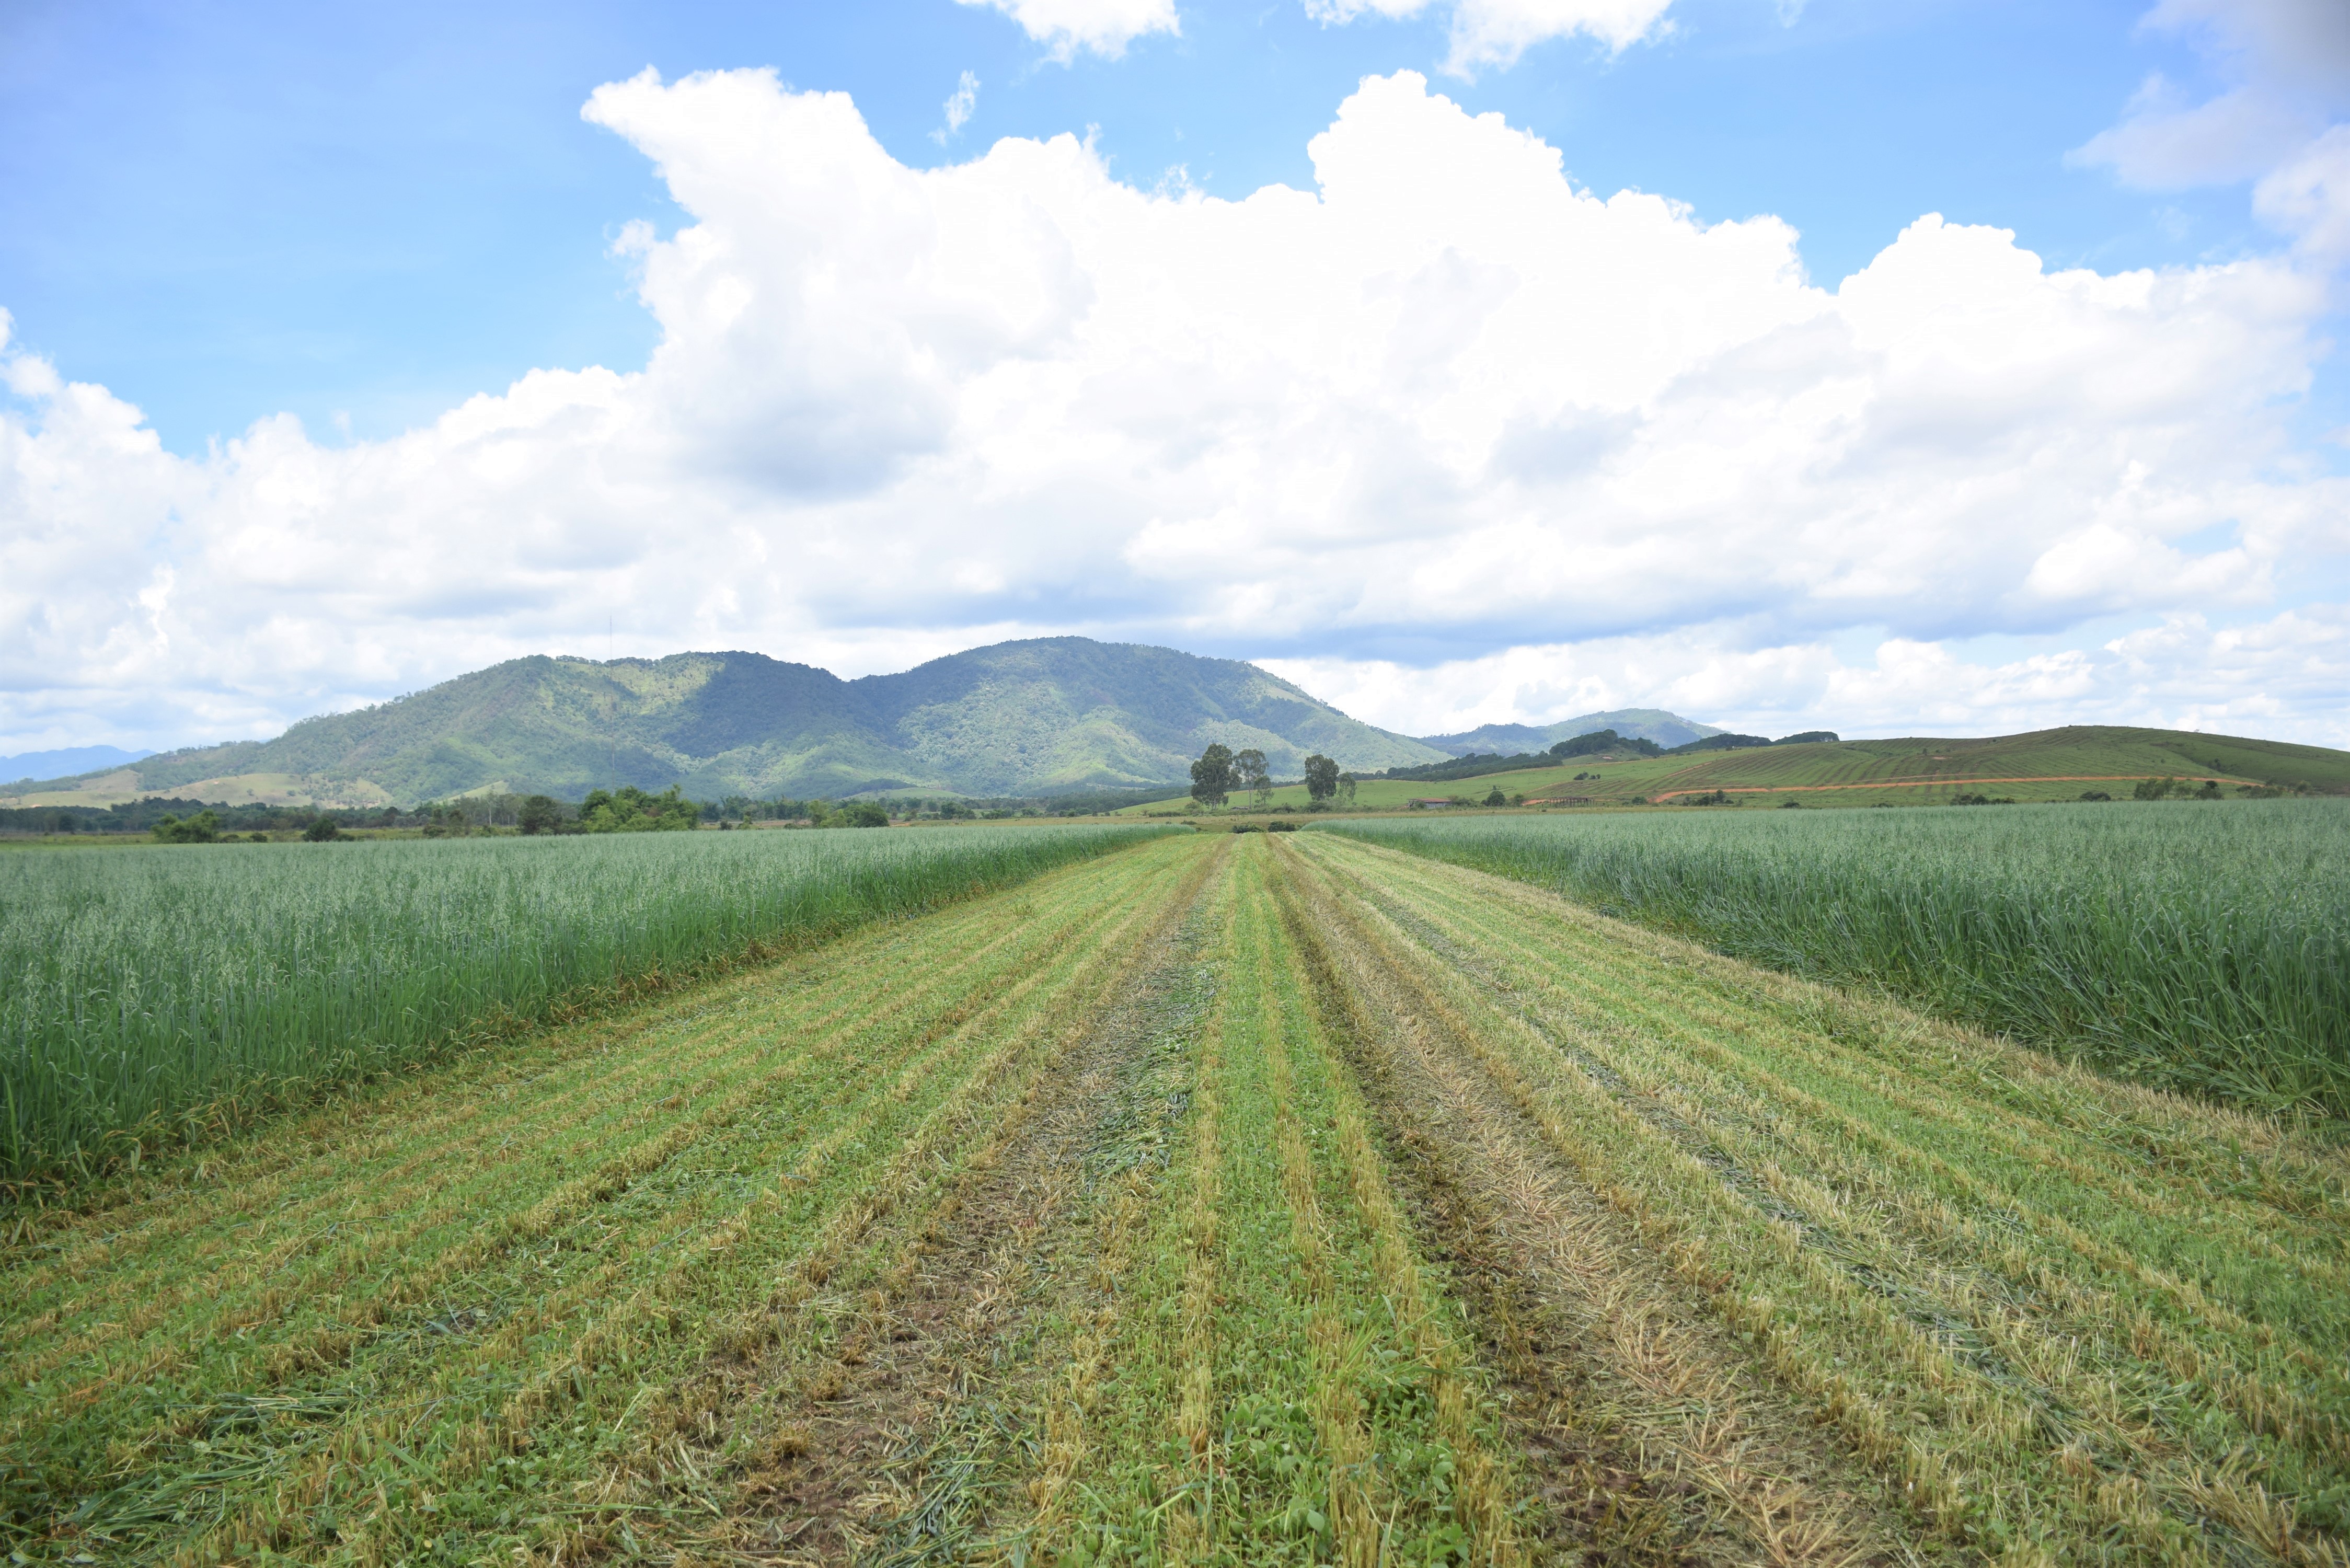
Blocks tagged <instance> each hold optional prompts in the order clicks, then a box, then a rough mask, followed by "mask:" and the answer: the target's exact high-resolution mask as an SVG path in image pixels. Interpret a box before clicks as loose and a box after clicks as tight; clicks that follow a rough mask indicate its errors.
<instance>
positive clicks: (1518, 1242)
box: [1283, 854, 1882, 1564]
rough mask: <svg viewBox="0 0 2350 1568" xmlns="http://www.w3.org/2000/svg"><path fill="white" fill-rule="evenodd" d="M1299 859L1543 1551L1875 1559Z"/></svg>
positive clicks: (1711, 1350)
mask: <svg viewBox="0 0 2350 1568" xmlns="http://www.w3.org/2000/svg"><path fill="white" fill-rule="evenodd" d="M1286 858H1287V859H1289V860H1290V861H1291V862H1292V864H1291V865H1290V866H1289V867H1284V870H1285V871H1286V872H1287V873H1288V875H1286V876H1284V879H1283V880H1284V889H1283V890H1284V894H1286V895H1287V897H1286V898H1285V899H1284V903H1285V905H1286V912H1287V913H1288V914H1289V915H1290V918H1291V926H1292V929H1293V931H1294V932H1295V936H1296V940H1297V944H1298V947H1299V949H1300V950H1301V953H1302V954H1303V955H1305V958H1306V960H1307V961H1308V963H1309V964H1310V966H1311V967H1312V969H1313V971H1315V983H1316V984H1317V987H1318V989H1319V990H1320V992H1321V993H1322V995H1323V997H1324V999H1325V1001H1326V1005H1327V1006H1328V1008H1329V1009H1330V1011H1331V1012H1332V1013H1333V1014H1334V1015H1335V1016H1334V1021H1333V1023H1334V1033H1337V1034H1340V1035H1343V1036H1344V1037H1345V1038H1346V1039H1347V1041H1348V1042H1349V1044H1350V1047H1351V1052H1352V1054H1353V1055H1354V1056H1355V1057H1356V1059H1357V1061H1358V1062H1359V1063H1360V1064H1362V1066H1363V1068H1364V1071H1365V1075H1366V1077H1367V1081H1368V1083H1369V1084H1370V1085H1372V1087H1373V1092H1374V1095H1375V1096H1376V1098H1377V1101H1378V1104H1379V1106H1380V1110H1381V1115H1382V1117H1383V1120H1384V1121H1385V1122H1386V1124H1387V1127H1388V1133H1389V1135H1390V1137H1391V1138H1392V1140H1393V1143H1394V1144H1395V1146H1396V1147H1398V1149H1399V1155H1400V1157H1401V1158H1400V1160H1399V1167H1400V1168H1401V1170H1402V1171H1404V1172H1405V1173H1406V1174H1407V1176H1408V1178H1409V1179H1414V1180H1415V1181H1416V1183H1417V1184H1418V1186H1419V1199H1420V1203H1421V1206H1422V1208H1423V1210H1424V1213H1423V1217H1422V1223H1423V1225H1424V1226H1425V1227H1426V1228H1427V1229H1428V1230H1429V1231H1430V1239H1431V1242H1432V1243H1434V1244H1437V1245H1440V1246H1442V1247H1444V1248H1445V1249H1446V1250H1447V1251H1449V1252H1450V1253H1451V1259H1452V1262H1454V1264H1455V1267H1456V1269H1457V1270H1458V1272H1460V1273H1461V1276H1462V1277H1463V1280H1464V1283H1465V1286H1466V1290H1467V1298H1468V1300H1469V1301H1470V1302H1471V1303H1473V1305H1474V1309H1475V1315H1476V1317H1477V1318H1478V1320H1479V1321H1480V1324H1481V1326H1482V1328H1483V1330H1484V1331H1485V1336H1486V1338H1487V1341H1488V1352H1489V1354H1490V1355H1492V1356H1493V1358H1494V1359H1495V1360H1496V1361H1498V1362H1499V1364H1500V1367H1501V1370H1502V1371H1503V1375H1504V1376H1505V1377H1506V1379H1507V1380H1508V1382H1509V1383H1510V1384H1511V1385H1512V1386H1513V1387H1512V1391H1511V1397H1509V1399H1508V1400H1507V1401H1505V1410H1506V1423H1505V1427H1506V1431H1507V1435H1508V1437H1509V1438H1511V1440H1512V1441H1513V1443H1514V1444H1515V1445H1516V1446H1517V1447H1519V1448H1520V1449H1521V1450H1522V1451H1523V1453H1524V1454H1525V1455H1526V1457H1527V1460H1528V1462H1529V1464H1530V1465H1532V1466H1533V1467H1534V1469H1535V1470H1536V1471H1537V1475H1536V1480H1537V1481H1538V1482H1539V1484H1540V1490H1541V1492H1542V1494H1543V1500H1544V1503H1545V1504H1546V1505H1547V1506H1546V1507H1544V1509H1542V1510H1541V1511H1539V1513H1538V1516H1537V1518H1536V1520H1535V1521H1534V1522H1535V1526H1536V1528H1537V1530H1538V1531H1539V1532H1540V1534H1541V1536H1542V1539H1543V1543H1544V1545H1545V1546H1546V1547H1548V1548H1550V1549H1551V1550H1552V1551H1554V1552H1558V1553H1560V1554H1563V1555H1564V1554H1571V1553H1572V1552H1575V1551H1577V1550H1582V1551H1586V1552H1597V1553H1598V1554H1599V1555H1600V1556H1602V1557H1603V1558H1605V1559H1606V1560H1608V1561H1620V1562H1677V1561H1683V1560H1687V1559H1690V1558H1695V1559H1697V1560H1700V1561H1720V1562H1725V1563H1753V1562H1771V1563H1779V1564H1793V1563H1846V1562H1850V1561H1854V1560H1856V1559H1857V1558H1859V1557H1860V1556H1862V1555H1864V1553H1865V1551H1866V1548H1867V1546H1868V1545H1870V1544H1871V1543H1870V1542H1868V1540H1867V1534H1866V1532H1858V1533H1856V1532H1855V1531H1854V1530H1853V1529H1852V1528H1851V1527H1850V1526H1849V1525H1848V1524H1847V1523H1846V1520H1845V1519H1844V1518H1843V1517H1841V1514H1840V1510H1841V1511H1851V1509H1852V1508H1853V1506H1854V1500H1853V1498H1852V1495H1851V1494H1852V1490H1853V1489H1852V1485H1851V1483H1852V1481H1853V1480H1854V1478H1853V1477H1852V1476H1851V1475H1850V1474H1848V1473H1846V1472H1845V1471H1844V1470H1843V1469H1839V1467H1837V1466H1836V1465H1835V1464H1834V1463H1833V1462H1826V1463H1823V1462H1822V1461H1821V1459H1820V1458H1819V1456H1818V1454H1817V1453H1816V1451H1815V1450H1816V1449H1817V1448H1818V1445H1817V1443H1816V1441H1815V1440H1813V1439H1810V1438H1809V1437H1808V1434H1807V1433H1806V1432H1804V1430H1803V1429H1802V1428H1801V1427H1800V1425H1798V1424H1797V1423H1794V1422H1793V1421H1791V1420H1790V1419H1789V1418H1788V1417H1787V1416H1786V1415H1785V1414H1783V1413H1782V1412H1781V1411H1779V1410H1777V1409H1774V1408H1773V1407H1770V1406H1769V1405H1768V1404H1767V1403H1766V1402H1764V1401H1761V1400H1756V1399H1753V1398H1752V1397H1741V1396H1740V1394H1739V1393H1737V1392H1736V1390H1737V1388H1738V1387H1739V1386H1740V1385H1742V1384H1745V1383H1750V1382H1751V1381H1752V1376H1751V1373H1752V1368H1750V1367H1749V1366H1746V1365H1745V1363H1746V1361H1747V1359H1748V1358H1747V1357H1746V1356H1745V1355H1742V1354H1740V1353H1739V1351H1738V1349H1737V1348H1736V1347H1734V1346H1731V1345H1728V1344H1727V1342H1726V1336H1719V1335H1716V1336H1712V1337H1711V1338H1709V1336H1708V1335H1706V1334H1703V1333H1702V1332H1701V1331H1697V1332H1693V1327H1694V1325H1691V1324H1689V1323H1687V1322H1685V1321H1682V1322H1676V1321H1674V1320H1673V1318H1672V1315H1671V1314H1670V1312H1669V1299H1670V1295H1671V1288H1670V1282H1669V1277H1668V1278H1664V1279H1659V1277H1658V1275H1659V1271H1654V1270H1651V1269H1644V1268H1643V1267H1642V1265H1641V1262H1640V1260H1639V1258H1638V1248H1637V1246H1636V1245H1633V1244H1630V1242H1629V1239H1628V1238H1627V1236H1626V1235H1624V1234H1621V1233H1619V1232H1620V1231H1621V1230H1622V1227H1621V1226H1620V1225H1619V1224H1611V1223H1610V1220H1612V1219H1613V1216H1611V1215H1609V1214H1608V1213H1607V1211H1606V1210H1605V1209H1604V1208H1602V1207H1601V1206H1598V1205H1596V1204H1592V1203H1589V1202H1588V1201H1578V1199H1577V1197H1576V1196H1575V1192H1574V1191H1573V1190H1572V1184H1571V1183H1566V1182H1563V1181H1562V1180H1561V1179H1560V1176H1559V1173H1558V1172H1556V1171H1555V1168H1552V1162H1550V1161H1548V1160H1545V1159H1544V1157H1543V1154H1542V1152H1541V1150H1540V1148H1539V1141H1540V1140H1539V1135H1538V1134H1536V1133H1535V1131H1534V1128H1533V1127H1531V1126H1530V1125H1528V1124H1526V1123H1525V1122H1524V1120H1523V1117H1522V1116H1520V1115H1519V1114H1518V1113H1517V1112H1516V1111H1515V1110H1514V1108H1513V1107H1511V1106H1508V1105H1507V1104H1506V1103H1504V1102H1503V1101H1501V1099H1500V1097H1499V1096H1494V1095H1492V1093H1491V1091H1490V1089H1486V1088H1485V1087H1484V1086H1483V1085H1481V1084H1480V1083H1478V1082H1477V1081H1476V1080H1475V1079H1474V1078H1473V1077H1472V1076H1471V1075H1469V1074H1465V1073H1464V1072H1463V1071H1462V1069H1461V1064H1459V1063H1457V1062H1456V1061H1454V1060H1453V1059H1452V1058H1451V1054H1450V1053H1449V1052H1447V1051H1446V1050H1445V1049H1443V1048H1442V1047H1441V1046H1440V1045H1439V1044H1437V1043H1436V1042H1435V1041H1433V1040H1432V1039H1431V1038H1430V1032H1431V1030H1435V1031H1441V1029H1442V1028H1443V1023H1444V1020H1445V1018H1446V1015H1447V1013H1448V1011H1449V1010H1448V1009H1447V1007H1446V1006H1445V1004H1444V1002H1442V1001H1441V999H1440V998H1436V997H1432V996H1431V995H1430V993H1429V992H1428V991H1427V989H1426V987H1425V985H1424V983H1422V982H1419V977H1417V976H1416V975H1415V974H1414V973H1413V967H1414V966H1413V965H1412V963H1411V962H1410V961H1409V958H1408V957H1406V956H1404V955H1400V954H1399V953H1397V952H1396V951H1395V950H1393V948H1392V947H1391V946H1390V945H1389V943H1388V942H1387V941H1386V940H1383V937H1382V934H1381V933H1380V931H1379V930H1378V929H1376V927H1375V926H1373V925H1372V924H1371V923H1370V922H1367V921H1366V920H1364V919H1361V918H1360V916H1359V914H1357V912H1355V911H1352V910H1350V909H1348V908H1347V902H1346V901H1345V900H1344V899H1343V898H1340V897H1339V896H1338V895H1337V893H1336V889H1335V888H1332V887H1331V885H1330V884H1329V882H1328V881H1327V879H1326V878H1325V877H1322V876H1321V875H1320V874H1319V873H1318V872H1317V871H1316V870H1315V869H1314V868H1312V867H1306V866H1303V865H1298V864H1296V859H1297V857H1295V855H1294V854H1291V855H1288V856H1287V857H1286ZM1456 1049H1457V1047H1456ZM1365 1142H1366V1145H1367V1140H1365ZM1660 1285H1661V1286H1662V1287H1663V1288H1661V1289H1660V1288H1659V1286H1660ZM1660 1298H1662V1299H1661V1300H1660ZM1799 1477H1800V1478H1801V1479H1799ZM1823 1493H1825V1494H1829V1495H1828V1496H1825V1497H1824V1496H1823V1495H1821V1494H1823ZM1690 1499H1694V1500H1696V1503H1697V1506H1695V1507H1692V1506H1690V1501H1689V1500H1690ZM1831 1499H1834V1501H1831ZM1880 1539H1882V1537H1881V1535H1880Z"/></svg>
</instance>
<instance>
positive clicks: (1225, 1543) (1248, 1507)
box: [1033, 840, 1522, 1568]
mask: <svg viewBox="0 0 2350 1568" xmlns="http://www.w3.org/2000/svg"><path fill="white" fill-rule="evenodd" d="M1271 854H1272V851H1271V849H1270V847H1269V846H1268V845H1267V843H1266V842H1265V841H1263V840H1256V841H1253V842H1250V843H1248V844H1246V845H1244V846H1241V847H1240V848H1238V849H1236V850H1235V851H1234V852H1233V861H1234V866H1233V874H1232V877H1231V879H1230V881H1229V882H1228V883H1227V884H1226V885H1225V887H1224V888H1222V889H1221V890H1220V894H1219V895H1218V896H1219V898H1221V900H1222V909H1224V911H1225V920H1226V925H1225V930H1224V934H1223V938H1222V942H1221V943H1220V944H1219V947H1218V949H1216V950H1211V952H1210V953H1209V954H1207V955H1205V956H1207V957H1208V958H1209V960H1210V961H1211V962H1212V963H1213V964H1214V965H1215V967H1216V969H1217V971H1218V979H1217V989H1216V1002H1215V1008H1214V1011H1213V1012H1212V1014H1211V1018H1210V1020H1209V1022H1208V1023H1207V1025H1206V1027H1205V1028H1204V1029H1203V1030H1202V1032H1201V1043H1200V1047H1199V1053H1198V1056H1197V1059H1196V1060H1197V1065H1196V1069H1195V1071H1196V1074H1197V1077H1196V1084H1197V1088H1196V1092H1195V1097H1194V1100H1193V1110H1192V1120H1191V1137H1190V1138H1189V1139H1188V1141H1187V1142H1186V1143H1185V1144H1184V1145H1183V1151H1184V1152H1183V1158H1181V1159H1180V1162H1179V1163H1178V1165H1177V1167H1176V1168H1174V1169H1172V1170H1171V1171H1170V1176H1169V1179H1168V1180H1167V1181H1165V1182H1164V1183H1163V1184H1161V1185H1160V1187H1159V1190H1158V1193H1157V1195H1156V1197H1157V1201H1156V1202H1155V1204H1154V1205H1153V1208H1152V1211H1151V1213H1150V1214H1149V1219H1148V1231H1147V1233H1146V1235H1145V1237H1144V1238H1143V1239H1142V1241H1141V1243H1140V1248H1139V1251H1140V1254H1141V1255H1140V1257H1139V1260H1138V1262H1137V1265H1136V1267H1135V1269H1134V1276H1135V1277H1134V1282H1133V1283H1132V1285H1131V1287H1130V1288H1129V1290H1128V1293H1127V1294H1128V1297H1129V1299H1130V1300H1131V1301H1132V1303H1134V1304H1133V1307H1132V1308H1130V1309H1129V1310H1128V1311H1127V1312H1126V1313H1125V1314H1122V1316H1121V1317H1120V1319H1119V1321H1118V1324H1117V1325H1116V1329H1115V1331H1114V1333H1113V1334H1112V1335H1111V1336H1110V1338H1109V1340H1108V1354H1107V1360H1108V1361H1109V1362H1110V1363H1111V1364H1112V1365H1113V1366H1116V1367H1117V1369H1118V1376H1117V1378H1116V1380H1115V1382H1112V1383H1109V1384H1108V1386H1107V1388H1105V1389H1101V1390H1099V1391H1098V1392H1097V1393H1096V1394H1095V1395H1094V1396H1093V1397H1092V1401H1091V1404H1090V1407H1089V1408H1088V1409H1087V1412H1086V1418H1085V1422H1084V1430H1083V1437H1082V1440H1081V1441H1080V1442H1077V1443H1076V1444H1073V1445H1068V1446H1069V1447H1073V1448H1074V1449H1075V1450H1076V1457H1075V1463H1074V1464H1073V1465H1072V1466H1071V1467H1070V1473H1069V1475H1068V1477H1067V1479H1066V1481H1058V1480H1056V1481H1055V1484H1053V1485H1052V1486H1051V1487H1050V1488H1049V1489H1047V1490H1046V1491H1045V1501H1046V1506H1045V1509H1043V1510H1041V1511H1040V1513H1039V1517H1038V1519H1037V1521H1036V1529H1035V1534H1034V1537H1033V1540H1034V1542H1035V1547H1036V1548H1037V1550H1038V1551H1039V1552H1040V1553H1041V1554H1043V1555H1045V1556H1047V1557H1049V1558H1051V1559H1052V1560H1055V1561H1060V1562H1066V1563H1104V1562H1145V1561H1149V1562H1157V1561H1175V1560H1180V1561H1187V1562H1202V1563H1246V1564H1264V1563H1331V1562H1337V1563H1347V1564H1361V1565H1362V1568H1371V1565H1372V1564H1374V1563H1378V1562H1381V1561H1386V1562H1415V1563H1417V1562H1429V1561H1436V1560H1440V1559H1448V1558H1450V1559H1457V1560H1465V1561H1471V1562H1477V1563H1510V1562H1516V1561H1520V1560H1521V1558H1522V1552H1521V1549H1520V1547H1519V1544H1518V1542H1517V1541H1516V1537H1515V1529H1516V1521H1515V1519H1514V1517H1513V1513H1512V1511H1511V1509H1510V1506H1509V1500H1510V1499H1511V1498H1512V1497H1513V1496H1514V1495H1515V1491H1516V1487H1515V1484H1514V1480H1513V1477H1512V1475H1511V1473H1510V1471H1509V1470H1508V1469H1506V1467H1505V1466H1504V1465H1503V1463H1502V1455H1501V1453H1500V1450H1499V1448H1498V1446H1497V1444H1496V1442H1495V1431H1494V1428H1493V1426H1492V1412H1491V1402H1490V1396H1489V1391H1488V1390H1487V1389H1486V1388H1485V1387H1484V1386H1483V1383H1482V1378H1481V1377H1480V1376H1479V1374H1478V1372H1477V1370H1476V1367H1475V1365H1474V1362H1473V1358H1472V1357H1471V1355H1469V1354H1468V1352H1467V1349H1466V1346H1465V1345H1464V1344H1463V1343H1462V1341H1461V1338H1460V1336H1459V1334H1458V1327H1459V1324H1458V1318H1457V1315H1456V1314H1453V1313H1452V1312H1451V1311H1450V1310H1449V1308H1448V1306H1447V1303H1446V1302H1445V1300H1444V1297H1443V1295H1442V1293H1441V1292H1440V1288H1439V1285H1438V1282H1436V1281H1435V1280H1434V1279H1432V1278H1431V1277H1430V1275H1429V1274H1428V1273H1427V1272H1426V1271H1425V1269H1424V1267H1423V1265H1422V1264H1421V1263H1420V1262H1419V1261H1418V1259H1417V1258H1416V1256H1415V1254H1414V1252H1413V1250H1412V1247H1411V1243H1410V1241H1409V1236H1408V1235H1407V1234H1406V1232H1405V1230H1404V1226H1403V1222H1402V1219H1401V1215H1400V1213H1399V1209H1398V1207H1397V1205H1396V1204H1395V1202H1394V1201H1393V1199H1391V1198H1390V1197H1389V1195H1388V1191H1387V1188H1386V1182H1385V1177H1384V1174H1383V1171H1382V1170H1381V1168H1380V1167H1379V1162H1378V1158H1377V1157H1376V1154H1375V1153H1374V1151H1373V1149H1372V1147H1371V1145H1370V1144H1369V1142H1368V1139H1367V1136H1366V1132H1365V1120H1364V1116H1363V1111H1362V1107H1361V1105H1360V1102H1359V1100H1358V1098H1357V1095H1356V1092H1355V1090H1354V1087H1353V1085H1352V1084H1351V1083H1350V1082H1349V1080H1348V1078H1347V1075H1346V1073H1345V1072H1344V1071H1343V1068H1342V1064H1340V1062H1339V1061H1338V1058H1337V1054H1336V1046H1335V1044H1334V1043H1333V1042H1332V1041H1330V1040H1329V1039H1328V1038H1327V1037H1326V1034H1325V1033H1324V1031H1323V1028H1322V1024H1321V1020H1320V1018H1319V1016H1318V1013H1317V1011H1316V1010H1315V1007H1314V1005H1313V999H1312V995H1311V989H1310V986H1309V985H1308V984H1307V983H1306V982H1305V978H1304V976H1303V974H1302V971H1300V969H1299V967H1298V965H1299V958H1298V955H1297V953H1296V950H1295V947H1294V945H1293V944H1292V943H1291V942H1290V941H1289V940H1288V939H1287V936H1286V934H1285V932H1284V929H1283V926H1282V923H1281V919H1280V917H1279V913H1278V910H1277V909H1276V907H1275V904H1274V898H1273V895H1272V891H1271V888H1270V887H1269V885H1268V881H1267V877H1266V872H1267V868H1268V867H1269V865H1270V857H1271ZM1150 1303H1156V1307H1157V1310H1155V1311H1152V1310H1149V1304H1150Z"/></svg>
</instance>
